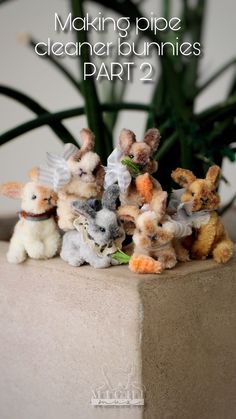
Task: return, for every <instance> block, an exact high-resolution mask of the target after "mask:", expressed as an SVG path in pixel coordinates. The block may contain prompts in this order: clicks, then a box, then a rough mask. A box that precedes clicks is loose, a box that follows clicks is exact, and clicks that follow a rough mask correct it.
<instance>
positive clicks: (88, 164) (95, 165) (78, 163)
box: [68, 151, 101, 183]
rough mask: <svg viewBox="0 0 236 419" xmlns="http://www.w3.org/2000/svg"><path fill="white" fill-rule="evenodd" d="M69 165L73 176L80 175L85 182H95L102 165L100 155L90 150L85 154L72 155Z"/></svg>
mask: <svg viewBox="0 0 236 419" xmlns="http://www.w3.org/2000/svg"><path fill="white" fill-rule="evenodd" d="M68 167H69V169H70V171H71V173H72V175H73V176H76V177H79V178H80V179H81V181H83V182H87V183H90V182H94V181H95V180H96V176H97V173H98V170H99V168H100V167H101V165H100V158H99V156H98V155H97V154H96V153H94V152H92V151H88V152H87V153H85V154H79V153H78V155H76V156H72V157H71V158H70V159H69V160H68Z"/></svg>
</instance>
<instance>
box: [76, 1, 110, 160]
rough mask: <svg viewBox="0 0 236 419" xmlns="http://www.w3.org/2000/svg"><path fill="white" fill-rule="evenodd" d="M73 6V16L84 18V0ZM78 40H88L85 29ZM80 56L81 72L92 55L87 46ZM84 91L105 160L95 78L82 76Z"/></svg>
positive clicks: (97, 145)
mask: <svg viewBox="0 0 236 419" xmlns="http://www.w3.org/2000/svg"><path fill="white" fill-rule="evenodd" d="M71 8H72V12H73V17H74V18H76V17H79V18H81V19H83V18H84V11H83V0H71ZM76 36H77V41H78V42H81V43H82V42H88V40H87V34H86V32H85V31H77V32H76ZM79 58H80V60H79V61H80V72H81V73H82V74H83V72H84V64H85V63H86V62H90V56H89V52H88V49H87V48H82V49H81V56H80V57H79ZM82 91H83V94H84V100H85V111H86V112H85V113H86V116H87V119H88V126H89V127H90V128H91V130H92V131H93V132H94V134H95V138H96V141H95V150H96V151H97V152H98V154H99V155H100V157H101V160H102V161H104V160H105V158H106V144H104V136H105V135H104V125H103V124H104V123H103V115H102V112H101V109H100V103H99V99H98V95H97V90H96V86H95V83H94V79H93V78H92V77H89V78H88V79H87V80H83V78H82ZM104 146H105V147H104Z"/></svg>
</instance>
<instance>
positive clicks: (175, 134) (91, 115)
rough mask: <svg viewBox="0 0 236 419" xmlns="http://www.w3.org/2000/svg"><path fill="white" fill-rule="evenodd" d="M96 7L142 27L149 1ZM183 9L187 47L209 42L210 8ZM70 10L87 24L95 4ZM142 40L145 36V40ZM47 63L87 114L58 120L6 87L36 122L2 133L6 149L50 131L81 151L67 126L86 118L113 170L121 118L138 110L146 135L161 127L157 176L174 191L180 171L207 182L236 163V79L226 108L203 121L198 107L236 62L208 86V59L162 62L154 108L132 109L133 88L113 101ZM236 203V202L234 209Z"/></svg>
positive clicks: (119, 86) (79, 1)
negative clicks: (204, 65) (205, 38)
mask: <svg viewBox="0 0 236 419" xmlns="http://www.w3.org/2000/svg"><path fill="white" fill-rule="evenodd" d="M6 1H7V0H5V1H4V3H5V2H6ZM95 3H97V4H99V5H100V6H101V7H106V8H108V9H111V10H112V11H113V12H116V13H118V14H119V15H121V16H129V17H130V21H131V23H133V24H134V22H135V18H136V17H141V16H142V15H143V13H142V12H141V10H140V3H145V0H141V1H139V2H137V1H135V0H123V1H120V0H112V1H110V2H107V0H97V1H95ZM162 4H163V10H162V16H164V17H166V18H168V17H170V16H171V14H172V5H173V4H172V0H163V1H162ZM181 4H182V12H181V16H180V17H181V21H182V29H181V33H180V34H179V40H180V41H181V40H183V39H188V40H189V41H190V42H192V43H194V42H199V41H201V40H202V33H203V27H204V18H205V15H206V6H207V0H196V2H195V5H194V6H193V5H192V2H190V1H189V0H182V2H181ZM68 8H70V10H71V11H72V13H73V16H78V17H83V16H84V15H85V12H86V11H87V9H86V8H87V0H68ZM143 34H144V32H143ZM75 36H76V37H77V39H76V40H77V41H79V42H86V41H87V34H86V32H82V31H78V32H76V34H75ZM162 36H163V40H164V41H168V40H171V34H170V33H168V32H166V33H164V35H162ZM141 37H142V34H141V35H140V39H141ZM145 37H148V38H149V40H150V41H153V42H158V41H159V37H158V36H156V35H154V34H153V32H151V31H148V30H147V31H145ZM27 42H28V45H29V46H30V47H34V46H35V44H36V42H37V41H36V40H35V39H33V37H32V38H29V39H28V40H27ZM136 42H139V39H138V40H137V41H136ZM47 59H48V60H49V62H50V63H51V64H52V65H53V66H54V67H55V68H56V69H57V70H58V71H60V72H61V73H62V74H63V75H64V77H66V78H67V79H68V81H69V82H70V83H71V84H72V85H73V87H74V88H75V89H76V90H77V91H78V93H79V94H80V95H82V96H83V99H84V106H83V107H77V108H73V109H65V110H63V111H60V112H55V113H53V112H50V111H48V110H47V109H45V108H44V107H43V106H41V105H40V104H39V103H38V102H37V101H36V100H34V99H32V98H30V97H29V96H27V95H26V94H23V93H21V92H19V91H16V90H14V89H12V88H10V87H8V86H0V94H3V95H5V96H8V97H11V98H12V99H15V100H16V101H18V102H19V103H21V104H22V105H24V106H26V107H28V108H29V109H31V110H32V111H33V112H34V113H35V114H36V116H35V118H33V119H32V120H30V121H27V122H25V123H23V124H21V125H18V126H17V127H15V128H13V129H11V130H9V131H7V132H4V133H2V134H1V135H0V145H1V144H4V143H6V142H7V141H10V140H12V139H13V138H16V137H19V136H20V135H22V134H24V133H26V132H28V131H30V130H32V129H36V128H38V127H40V126H43V125H48V126H50V128H51V129H52V130H53V132H54V133H55V134H56V135H57V137H58V138H59V139H60V140H61V141H63V142H73V143H76V139H75V138H74V137H73V135H72V134H71V133H70V132H69V130H68V129H67V128H66V127H65V126H64V125H63V121H64V120H66V119H67V118H71V117H78V116H81V115H83V114H86V116H87V121H88V125H89V127H90V128H91V129H92V130H93V131H94V133H95V136H96V145H95V147H96V151H97V152H98V153H99V154H100V156H101V158H102V161H103V163H105V162H106V159H107V156H108V155H109V154H110V153H111V151H112V148H113V142H112V134H113V131H114V128H115V125H116V122H117V118H118V115H119V112H120V111H124V110H127V111H129V110H136V111H141V112H145V113H146V115H147V119H146V129H147V128H150V127H153V126H154V127H155V126H157V127H158V128H159V129H160V131H161V135H162V142H161V146H160V149H159V150H158V153H157V154H156V159H158V161H159V170H158V172H157V176H158V179H159V181H160V182H161V184H162V185H163V187H164V188H166V189H167V190H169V189H170V186H171V184H170V182H171V181H170V171H171V170H172V169H174V168H176V167H177V166H181V167H184V168H189V169H192V170H193V171H194V173H195V174H196V175H197V176H203V174H204V173H205V172H206V170H207V168H208V167H209V165H211V164H213V163H216V164H218V165H220V166H221V165H222V160H223V158H224V157H227V158H228V159H230V160H231V161H235V152H236V148H235V147H234V146H233V143H234V142H235V140H236V72H235V75H234V78H233V81H232V84H231V86H230V87H229V91H228V94H227V95H226V97H225V100H224V101H222V102H221V103H218V104H216V105H214V106H211V107H210V108H208V109H206V110H204V111H203V112H200V113H196V111H195V108H196V106H195V104H196V100H197V98H198V96H199V95H200V94H201V93H202V92H204V91H205V90H206V89H207V88H208V87H209V86H211V85H212V84H213V83H214V82H215V81H216V80H217V79H218V78H219V77H220V76H221V75H223V74H224V73H225V72H226V71H227V70H228V69H229V68H231V67H235V65H236V58H233V59H231V60H230V61H229V62H228V63H225V64H224V65H223V66H222V67H221V68H219V69H217V70H216V72H215V73H214V74H212V75H211V76H210V77H209V78H208V79H207V80H205V81H204V82H203V83H202V84H201V83H200V77H199V76H200V56H194V57H191V58H189V59H186V57H183V56H182V55H179V56H174V57H173V56H171V55H168V54H166V55H164V56H160V57H159V56H157V57H156V59H157V60H159V63H160V75H159V78H158V80H157V82H156V83H155V84H153V93H152V98H151V101H150V103H149V104H148V105H146V104H143V103H130V102H129V103H127V102H126V101H124V94H125V91H126V87H127V84H126V82H122V83H121V82H119V81H114V82H112V83H109V86H108V87H107V89H104V90H105V94H102V92H101V91H99V89H98V85H97V84H96V82H95V80H94V79H92V78H89V79H87V80H86V81H85V82H84V81H83V80H82V79H81V78H80V77H79V76H78V78H77V79H76V78H75V77H74V76H73V75H72V74H71V73H70V71H69V70H68V69H67V68H66V67H65V66H64V65H63V64H62V63H61V61H60V60H58V59H57V58H56V57H53V56H47ZM132 59H133V57H132ZM89 60H91V57H88V56H87V51H86V49H82V55H81V56H79V57H78V70H79V71H78V74H81V69H82V68H83V64H84V62H86V61H89ZM223 180H225V179H224V178H223ZM234 199H235V197H233V198H232V200H230V203H229V204H232V203H233V201H234Z"/></svg>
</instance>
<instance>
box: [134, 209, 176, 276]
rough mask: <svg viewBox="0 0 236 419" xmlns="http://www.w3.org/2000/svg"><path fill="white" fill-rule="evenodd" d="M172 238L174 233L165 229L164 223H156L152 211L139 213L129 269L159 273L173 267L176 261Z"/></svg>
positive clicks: (156, 220) (155, 217)
mask: <svg viewBox="0 0 236 419" xmlns="http://www.w3.org/2000/svg"><path fill="white" fill-rule="evenodd" d="M173 238H174V234H173V233H171V232H170V231H169V230H168V229H167V230H165V226H164V224H163V225H161V224H158V217H157V215H156V214H155V212H154V211H144V212H143V213H141V214H140V215H139V216H138V218H137V219H136V228H135V231H134V235H133V242H134V245H135V247H134V254H133V256H132V257H131V259H130V262H129V267H130V269H131V270H132V271H133V272H137V273H160V272H161V271H162V270H163V269H171V268H173V267H174V266H175V265H176V263H177V258H176V253H175V249H174V247H173V245H172V240H173Z"/></svg>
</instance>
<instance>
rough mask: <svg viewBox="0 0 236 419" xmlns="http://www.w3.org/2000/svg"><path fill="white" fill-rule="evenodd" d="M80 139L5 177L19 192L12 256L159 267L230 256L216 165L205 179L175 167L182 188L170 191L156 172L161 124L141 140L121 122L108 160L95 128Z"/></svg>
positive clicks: (4, 188) (9, 190) (14, 259)
mask: <svg viewBox="0 0 236 419" xmlns="http://www.w3.org/2000/svg"><path fill="white" fill-rule="evenodd" d="M80 140H81V144H82V145H81V147H80V148H78V147H76V146H75V145H73V144H65V146H64V150H63V154H62V156H59V155H56V154H52V153H47V160H46V162H45V164H44V165H42V166H39V167H35V168H33V169H31V171H30V172H29V174H28V175H29V178H30V181H29V182H28V183H26V184H22V183H19V182H10V183H5V184H2V185H0V192H1V194H3V195H5V196H8V197H10V198H15V199H20V200H21V211H20V212H19V221H18V222H17V224H16V226H15V229H14V233H13V236H12V238H11V241H10V245H9V250H8V253H7V259H8V261H9V262H10V263H22V262H24V261H25V260H26V258H27V257H30V258H33V259H48V258H52V257H54V256H55V255H57V254H59V253H60V256H61V258H62V259H63V260H64V261H66V262H68V263H69V264H70V265H72V266H76V267H77V266H81V265H83V264H85V263H88V264H90V265H91V266H93V267H94V268H106V267H109V266H112V265H119V264H122V263H124V264H125V263H126V264H128V265H129V268H130V269H131V271H133V272H135V273H143V274H144V273H152V274H159V273H161V272H163V270H165V269H171V268H173V267H174V266H175V265H176V264H177V262H178V261H180V262H186V261H189V260H191V259H201V260H202V259H206V258H208V257H213V258H214V260H215V261H216V262H218V263H226V262H227V261H228V260H229V259H230V258H231V257H232V255H233V243H232V241H231V240H230V238H229V236H228V234H227V232H226V231H225V228H224V226H223V224H222V222H221V219H220V217H219V215H218V213H217V209H218V207H219V204H220V198H219V195H218V193H217V186H218V180H219V176H220V168H219V167H218V166H216V165H214V166H211V167H210V168H209V169H208V171H207V173H206V177H205V179H198V178H197V177H196V176H195V175H194V174H193V173H192V172H191V171H190V170H187V169H181V168H177V169H176V170H174V171H173V172H172V173H171V177H172V179H173V180H174V181H175V182H176V184H178V185H179V186H180V187H181V189H176V190H173V191H172V192H171V194H170V196H169V197H168V194H167V192H165V191H163V190H162V187H161V185H160V183H159V182H158V181H157V180H156V179H154V177H152V174H153V173H155V172H156V171H157V162H156V161H155V160H154V154H155V153H156V151H157V149H158V147H159V144H160V133H159V131H158V129H156V128H151V129H149V130H148V131H147V132H146V134H145V136H144V139H143V141H137V140H136V136H135V134H134V133H133V132H132V131H130V130H128V129H123V130H122V131H121V133H120V137H119V142H118V146H117V147H116V148H115V149H114V150H113V152H112V153H111V154H110V156H109V157H108V160H107V166H106V167H104V166H102V164H101V161H100V157H99V156H98V154H96V153H95V152H94V151H93V150H94V142H95V138H94V134H93V133H92V132H91V131H90V130H89V129H82V131H81V138H80Z"/></svg>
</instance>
